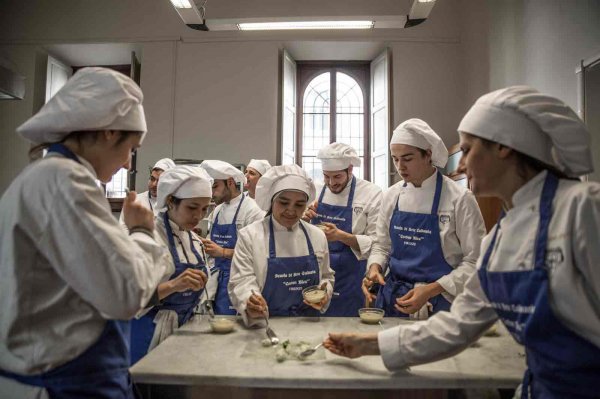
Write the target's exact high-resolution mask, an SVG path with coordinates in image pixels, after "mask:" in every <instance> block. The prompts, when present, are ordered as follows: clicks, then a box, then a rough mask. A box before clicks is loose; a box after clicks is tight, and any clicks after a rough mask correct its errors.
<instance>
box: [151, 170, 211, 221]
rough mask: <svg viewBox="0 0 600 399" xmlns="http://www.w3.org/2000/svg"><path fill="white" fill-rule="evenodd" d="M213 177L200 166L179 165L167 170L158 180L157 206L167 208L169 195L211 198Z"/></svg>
mask: <svg viewBox="0 0 600 399" xmlns="http://www.w3.org/2000/svg"><path fill="white" fill-rule="evenodd" d="M212 185H213V179H212V178H211V177H210V176H209V175H208V173H206V171H205V170H204V169H202V168H200V167H198V166H189V165H178V166H175V167H174V168H171V169H169V170H165V171H164V172H163V174H162V175H160V179H159V180H158V193H157V195H156V207H157V209H158V210H165V209H166V208H167V198H168V197H169V195H172V196H174V197H177V198H180V199H186V198H211V197H212Z"/></svg>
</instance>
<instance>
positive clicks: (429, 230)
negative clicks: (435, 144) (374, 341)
mask: <svg viewBox="0 0 600 399" xmlns="http://www.w3.org/2000/svg"><path fill="white" fill-rule="evenodd" d="M436 173H437V178H436V186H435V195H434V197H433V205H432V207H431V214H423V213H412V212H402V211H400V210H399V209H398V206H396V207H395V209H394V213H393V214H392V219H391V220H390V238H391V241H392V253H391V256H390V264H389V266H390V272H389V274H388V275H387V277H386V279H385V285H383V286H382V287H381V288H380V289H379V293H378V294H377V299H376V301H375V306H376V307H378V308H381V309H384V310H385V315H386V316H399V317H408V315H407V314H404V313H402V312H399V311H397V310H396V309H395V308H394V304H395V303H396V299H397V298H399V297H401V296H403V295H405V294H406V293H407V292H408V291H410V290H411V289H413V287H414V285H415V283H419V282H421V283H432V282H435V281H437V280H439V279H440V278H441V277H442V276H445V275H447V274H448V273H450V272H452V270H454V269H453V268H452V267H451V266H450V265H449V264H448V262H446V259H445V258H444V252H443V250H442V241H441V238H440V227H439V222H438V218H439V217H438V207H439V205H440V197H441V194H442V182H443V179H442V174H441V173H440V172H439V171H438V172H436ZM429 302H430V303H431V304H432V305H433V311H432V313H437V312H439V311H442V310H449V309H450V302H448V301H447V300H446V299H445V298H444V297H443V296H442V295H441V294H440V295H436V296H434V297H432V298H430V299H429Z"/></svg>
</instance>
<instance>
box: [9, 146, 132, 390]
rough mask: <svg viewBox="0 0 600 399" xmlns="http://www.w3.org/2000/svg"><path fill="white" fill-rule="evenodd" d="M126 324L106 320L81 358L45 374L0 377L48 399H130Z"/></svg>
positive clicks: (63, 149)
mask: <svg viewBox="0 0 600 399" xmlns="http://www.w3.org/2000/svg"><path fill="white" fill-rule="evenodd" d="M51 152H56V153H59V154H62V155H64V156H65V157H66V158H68V159H71V160H73V161H76V162H78V163H80V162H79V159H78V158H77V156H76V155H75V154H73V153H72V152H71V151H70V150H69V149H68V148H67V147H65V146H64V145H63V144H60V143H59V144H52V145H51V146H50V147H49V148H48V153H51ZM128 338H129V322H128V321H117V320H107V321H106V324H105V326H104V330H103V331H102V334H100V337H99V338H98V340H97V341H96V342H95V343H94V344H93V345H91V346H90V347H89V348H88V349H86V350H85V351H84V352H83V353H82V354H80V355H79V356H77V357H76V358H74V359H72V360H70V361H68V362H67V363H65V364H63V365H61V366H59V367H56V368H54V369H52V370H50V371H47V372H45V373H41V374H36V375H19V374H15V373H11V372H7V371H2V370H0V376H3V377H6V378H10V379H13V380H16V381H19V382H20V383H22V384H27V385H33V386H37V387H42V388H45V389H46V391H47V392H48V395H49V397H50V398H51V399H59V398H60V399H67V398H73V399H75V398H83V397H88V398H92V397H93V398H106V399H112V398H127V399H133V398H134V395H133V389H132V384H131V379H130V377H129V341H128Z"/></svg>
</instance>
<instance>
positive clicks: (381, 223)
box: [367, 172, 485, 302]
mask: <svg viewBox="0 0 600 399" xmlns="http://www.w3.org/2000/svg"><path fill="white" fill-rule="evenodd" d="M436 176H437V172H436V173H434V174H432V175H431V176H430V177H428V178H427V179H425V181H424V182H423V184H422V185H421V187H415V186H414V185H413V184H411V183H408V184H407V186H406V187H403V186H404V181H400V182H398V183H396V184H394V185H393V186H392V187H390V188H389V189H388V190H387V191H386V192H385V193H383V200H382V202H381V209H380V212H379V218H378V219H377V241H376V242H375V243H374V244H373V248H372V249H371V256H369V261H368V262H367V264H368V265H367V267H368V266H369V265H371V264H373V263H377V264H379V265H381V266H382V267H383V268H384V270H385V268H386V266H387V262H388V259H389V257H390V252H391V247H392V241H391V239H390V220H391V218H392V213H393V212H394V208H395V207H396V204H398V209H400V210H401V211H405V212H414V213H431V207H432V205H433V197H434V195H435V186H436ZM438 215H439V219H438V220H439V227H440V238H441V243H442V252H443V254H444V258H445V259H446V262H448V264H449V265H450V266H451V267H452V268H453V269H454V270H453V271H451V272H450V273H448V274H447V275H445V276H442V277H441V278H440V279H439V280H437V282H438V283H439V284H440V285H441V286H442V288H444V290H445V291H446V292H444V293H443V294H442V295H443V296H444V298H446V299H447V300H448V301H450V302H452V300H454V298H455V297H456V295H458V294H459V293H460V292H461V291H462V290H463V287H464V284H465V282H466V281H467V279H468V278H469V277H470V276H471V274H472V273H473V272H474V271H475V262H476V261H477V258H478V257H479V247H480V245H481V239H482V238H483V236H484V235H485V225H484V223H483V217H482V216H481V211H480V210H479V205H477V201H476V200H475V196H474V195H473V193H471V191H469V190H468V189H466V188H464V187H461V186H459V185H458V184H457V183H456V182H454V181H453V180H452V179H450V178H448V177H446V176H444V177H443V180H442V193H441V197H440V205H439V208H438Z"/></svg>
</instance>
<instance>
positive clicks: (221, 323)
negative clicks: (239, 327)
mask: <svg viewBox="0 0 600 399" xmlns="http://www.w3.org/2000/svg"><path fill="white" fill-rule="evenodd" d="M208 322H209V323H210V328H212V330H213V332H216V333H219V334H227V333H229V332H232V331H233V327H234V326H235V321H233V320H231V319H226V318H224V317H218V316H217V317H215V318H214V319H208Z"/></svg>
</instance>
